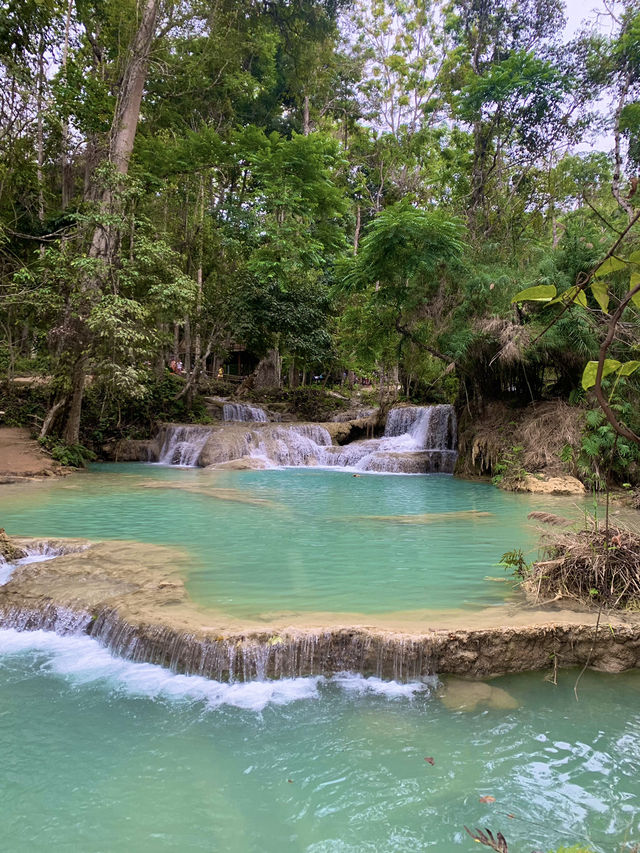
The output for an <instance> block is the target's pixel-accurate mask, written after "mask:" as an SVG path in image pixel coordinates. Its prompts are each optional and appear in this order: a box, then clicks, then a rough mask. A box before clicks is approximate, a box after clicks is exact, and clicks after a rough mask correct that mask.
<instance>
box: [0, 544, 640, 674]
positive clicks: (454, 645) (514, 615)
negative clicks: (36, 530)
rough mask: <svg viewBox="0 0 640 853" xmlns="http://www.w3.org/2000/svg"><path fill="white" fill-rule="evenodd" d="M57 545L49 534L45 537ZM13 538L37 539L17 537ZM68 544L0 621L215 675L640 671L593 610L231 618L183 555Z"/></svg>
mask: <svg viewBox="0 0 640 853" xmlns="http://www.w3.org/2000/svg"><path fill="white" fill-rule="evenodd" d="M50 541H53V540H50ZM18 544H21V545H26V546H28V545H33V544H34V543H33V542H29V541H27V540H18ZM55 544H57V545H65V544H66V545H67V547H70V548H71V549H74V548H75V549H76V550H75V551H73V552H72V553H67V554H64V555H62V556H59V557H56V558H55V559H53V560H50V561H47V562H42V563H34V564H29V565H24V566H20V567H18V568H17V569H16V571H15V572H14V574H13V576H12V577H11V579H10V580H9V582H8V583H7V584H5V585H4V586H2V587H0V624H1V625H2V626H3V627H15V628H19V629H22V630H35V629H38V628H44V629H48V630H55V631H57V632H59V633H70V632H77V631H84V632H86V633H87V634H89V635H91V636H93V637H95V638H96V639H97V640H98V641H99V642H101V643H103V644H104V645H105V646H107V647H108V648H109V649H111V650H112V651H113V652H114V653H115V654H117V655H120V656H122V657H125V658H127V659H130V660H134V661H147V662H150V663H155V664H160V665H162V666H166V667H170V668H171V669H172V670H174V671H177V672H184V673H188V674H198V675H203V676H206V677H208V678H214V679H241V680H246V679H253V678H264V677H273V678H282V677H295V676H301V675H318V674H322V675H330V674H332V673H336V672H342V671H345V670H349V671H353V672H359V673H362V674H363V675H377V676H380V677H383V678H394V679H400V680H403V679H414V678H419V677H421V676H424V675H431V674H434V673H439V674H445V673H450V674H455V675H460V676H466V677H485V676H489V675H496V674H500V673H513V672H523V671H529V670H542V669H546V668H549V667H552V666H560V667H567V666H576V665H582V664H584V663H585V662H587V661H588V662H589V665H590V666H592V667H593V668H595V669H600V670H605V671H610V672H619V671H621V670H624V669H630V668H633V667H638V666H640V619H639V618H638V617H637V616H631V615H630V616H626V615H624V614H616V615H615V616H612V615H607V616H606V617H604V618H603V619H602V620H601V624H600V628H599V630H598V629H596V625H595V620H596V616H595V614H593V613H577V612H570V611H561V612H557V611H556V612H552V611H546V612H545V611H540V610H538V611H531V610H525V609H524V608H522V607H521V608H510V609H508V608H492V609H491V610H490V611H484V612H482V613H481V614H474V613H464V612H462V611H460V612H457V613H455V614H449V615H447V614H439V613H437V612H433V613H428V612H427V611H424V612H422V613H419V612H416V613H413V614H406V617H405V615H404V614H401V613H400V614H392V615H390V616H389V617H380V618H377V617H371V616H365V615H362V614H360V615H358V614H353V617H349V622H348V624H347V620H345V619H344V618H343V616H340V619H341V623H340V622H338V621H336V615H335V614H334V615H331V614H304V615H303V614H298V615H297V617H296V618H294V619H289V618H288V617H282V616H281V617H278V616H274V617H273V618H265V619H263V620H260V621H257V620H256V621H255V622H241V621H238V620H234V619H233V618H231V617H229V615H228V614H225V613H224V612H222V611H216V610H211V609H207V610H205V609H202V608H198V607H196V606H195V605H194V604H193V603H192V602H191V601H190V600H189V598H188V595H187V592H186V590H185V586H184V580H183V578H184V566H183V561H184V556H183V555H182V554H181V553H179V552H176V551H174V550H172V549H168V548H164V547H159V546H153V545H141V544H139V543H130V542H105V543H98V544H89V543H86V545H87V547H85V548H84V550H78V545H79V544H81V543H78V542H77V541H73V542H69V541H66V543H65V542H63V541H61V540H55Z"/></svg>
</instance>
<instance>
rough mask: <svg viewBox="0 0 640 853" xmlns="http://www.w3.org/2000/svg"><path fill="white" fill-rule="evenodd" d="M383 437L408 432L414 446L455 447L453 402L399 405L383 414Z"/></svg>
mask: <svg viewBox="0 0 640 853" xmlns="http://www.w3.org/2000/svg"><path fill="white" fill-rule="evenodd" d="M384 434H385V438H395V437H400V436H410V437H411V439H412V440H413V441H414V442H415V445H416V446H415V449H416V450H449V451H455V449H456V440H457V423H456V413H455V411H454V409H453V406H445V405H441V406H402V407H400V408H397V409H391V411H390V412H389V414H388V416H387V424H386V428H385V431H384Z"/></svg>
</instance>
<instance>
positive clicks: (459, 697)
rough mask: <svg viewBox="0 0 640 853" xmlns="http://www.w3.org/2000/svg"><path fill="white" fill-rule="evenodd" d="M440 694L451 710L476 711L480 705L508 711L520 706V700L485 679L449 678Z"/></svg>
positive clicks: (445, 704)
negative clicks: (465, 679) (464, 679)
mask: <svg viewBox="0 0 640 853" xmlns="http://www.w3.org/2000/svg"><path fill="white" fill-rule="evenodd" d="M438 696H439V697H440V700H441V701H442V704H443V705H444V706H445V708H448V709H449V710H450V711H474V710H475V709H476V708H477V707H478V705H484V706H486V707H487V708H494V709H497V710H507V711H509V710H514V709H515V708H519V707H520V703H519V702H518V700H517V699H516V698H515V697H513V696H512V695H511V694H510V693H507V691H506V690H503V689H502V688H501V687H494V686H493V685H492V684H486V683H485V682H484V681H463V680H462V679H457V678H448V679H447V680H446V681H445V682H444V684H443V685H442V687H441V688H440V689H439V690H438Z"/></svg>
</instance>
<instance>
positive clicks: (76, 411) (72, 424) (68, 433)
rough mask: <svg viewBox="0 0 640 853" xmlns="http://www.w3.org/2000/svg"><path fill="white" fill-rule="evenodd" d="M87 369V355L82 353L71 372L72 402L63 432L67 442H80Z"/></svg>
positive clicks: (63, 437) (64, 439)
mask: <svg viewBox="0 0 640 853" xmlns="http://www.w3.org/2000/svg"><path fill="white" fill-rule="evenodd" d="M86 369H87V359H86V356H84V355H81V356H80V357H79V358H78V359H77V361H76V363H75V364H74V365H73V372H72V374H71V403H70V404H69V410H68V412H67V420H66V423H65V427H64V431H63V433H62V440H63V441H64V443H65V444H79V443H80V415H81V412H82V397H83V394H84V383H85V374H86ZM47 417H48V415H47Z"/></svg>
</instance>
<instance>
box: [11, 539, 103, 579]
mask: <svg viewBox="0 0 640 853" xmlns="http://www.w3.org/2000/svg"><path fill="white" fill-rule="evenodd" d="M85 547H86V546H83V545H79V546H78V547H77V550H79V551H81V550H84V548H85ZM72 550H76V549H74V548H69V547H66V548H63V547H59V546H57V545H52V544H51V543H50V542H46V541H45V542H37V543H35V544H34V545H30V546H29V547H27V548H25V549H24V551H25V552H26V556H25V557H21V558H20V559H19V560H16V561H15V562H14V563H9V562H7V561H6V560H5V559H4V558H3V557H2V555H0V586H4V585H5V584H6V583H8V582H9V581H10V580H11V576H12V575H13V573H14V572H15V570H16V569H17V568H18V566H26V565H28V564H29V563H43V562H45V561H46V560H53V559H54V558H55V557H59V556H61V555H62V554H67V553H69V552H70V551H72Z"/></svg>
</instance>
